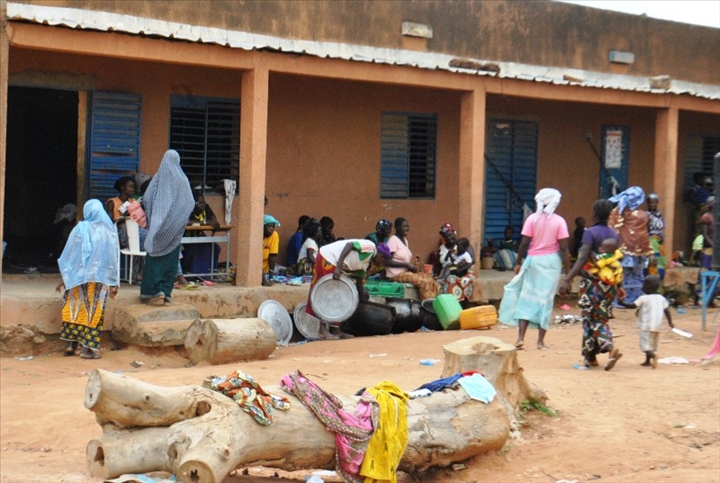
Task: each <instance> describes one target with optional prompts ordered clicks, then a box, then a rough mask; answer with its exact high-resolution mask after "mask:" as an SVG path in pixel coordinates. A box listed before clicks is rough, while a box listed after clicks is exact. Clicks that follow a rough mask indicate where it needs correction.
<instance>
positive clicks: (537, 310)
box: [498, 188, 570, 350]
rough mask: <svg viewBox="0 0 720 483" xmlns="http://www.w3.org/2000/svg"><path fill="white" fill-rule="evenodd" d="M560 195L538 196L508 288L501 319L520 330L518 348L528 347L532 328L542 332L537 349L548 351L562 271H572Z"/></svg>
mask: <svg viewBox="0 0 720 483" xmlns="http://www.w3.org/2000/svg"><path fill="white" fill-rule="evenodd" d="M561 197H562V195H561V194H560V192H559V191H558V190H556V189H553V188H543V189H541V190H540V191H539V192H538V194H537V195H535V203H536V204H537V210H536V211H535V213H533V214H532V215H530V216H528V218H527V220H525V224H524V225H523V229H522V239H521V240H520V247H519V248H518V257H517V263H516V265H515V274H516V275H515V277H514V278H513V279H512V280H511V281H510V283H508V284H507V285H506V286H505V295H504V296H503V299H502V302H501V303H500V312H499V314H498V318H499V319H500V321H502V322H503V323H505V324H508V325H517V326H518V340H517V342H516V343H515V347H516V348H518V349H522V348H524V346H525V332H526V331H527V328H528V325H531V326H533V327H536V328H537V329H538V331H539V333H538V341H537V348H538V349H540V350H547V348H548V347H547V346H546V345H545V333H546V332H547V328H548V326H549V325H550V316H551V315H552V309H553V304H554V302H555V292H556V290H557V286H558V281H559V280H560V273H561V270H562V269H563V268H564V269H565V272H566V273H567V271H568V270H569V268H570V252H569V250H568V239H569V237H570V235H569V233H568V228H567V223H566V222H565V220H564V219H563V217H561V216H560V215H557V214H555V208H557V206H558V205H559V204H560V198H561Z"/></svg>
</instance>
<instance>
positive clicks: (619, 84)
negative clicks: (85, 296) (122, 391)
mask: <svg viewBox="0 0 720 483" xmlns="http://www.w3.org/2000/svg"><path fill="white" fill-rule="evenodd" d="M0 17H2V19H3V24H2V30H1V31H0V125H1V126H2V129H0V169H1V170H2V171H1V172H2V178H1V180H0V203H1V204H2V208H3V209H2V210H0V235H2V237H3V239H5V240H8V241H9V242H10V243H11V246H12V245H13V244H15V245H16V246H17V245H26V246H31V245H33V243H35V244H39V245H40V246H41V247H42V248H46V247H44V246H42V238H43V236H45V235H46V234H47V233H49V232H51V230H52V227H53V225H52V221H53V217H54V213H55V210H56V209H57V208H58V207H60V206H62V205H63V204H64V203H66V202H68V201H73V202H75V203H77V204H78V205H79V206H81V205H82V203H83V202H84V201H85V200H86V199H88V198H89V197H93V196H97V197H99V198H101V199H104V198H106V197H107V196H109V195H110V194H112V193H111V191H108V190H109V189H110V188H109V187H110V186H112V181H113V180H114V179H116V178H117V177H119V176H121V175H123V174H125V173H128V172H135V171H140V172H143V173H148V174H152V173H153V172H154V171H155V170H156V169H157V166H158V164H159V162H160V159H161V157H162V155H163V153H164V151H165V150H166V149H168V148H169V147H173V148H175V149H178V150H179V151H180V152H181V154H182V155H183V167H184V168H185V169H186V172H187V173H188V175H189V177H190V179H191V181H192V183H193V186H199V187H201V188H202V187H205V192H206V198H208V200H209V201H210V203H211V205H212V206H213V208H214V209H215V211H216V213H223V211H224V209H223V206H224V205H223V204H224V198H223V194H222V193H221V191H222V190H219V189H218V188H219V186H220V184H221V180H223V179H234V180H236V181H237V184H238V190H237V195H236V196H235V197H234V201H233V207H232V224H233V225H234V228H233V230H232V244H231V245H232V246H231V250H230V253H229V257H230V260H231V261H232V262H233V263H234V264H236V265H237V267H238V277H237V283H238V284H239V285H245V286H253V285H258V284H260V281H261V273H260V272H261V258H260V256H259V253H260V252H261V238H262V236H261V234H262V222H261V221H260V220H261V219H262V215H263V212H264V210H267V212H268V213H272V214H273V215H274V216H275V217H276V218H278V219H279V220H280V221H281V222H282V226H281V227H280V234H281V238H282V240H283V245H284V242H285V241H286V240H287V239H288V237H289V236H290V235H291V234H292V233H293V232H294V230H295V227H296V220H297V218H298V217H299V216H300V215H302V214H308V215H310V216H313V217H316V218H320V217H321V216H324V215H328V216H331V217H332V218H333V219H334V220H335V232H336V233H337V234H338V235H340V236H344V237H348V238H350V237H363V236H365V234H367V233H368V232H371V231H372V230H373V229H374V226H375V222H376V221H377V219H379V218H388V219H391V220H392V219H394V218H396V217H399V216H402V217H405V218H407V219H408V220H409V221H410V224H411V232H410V235H409V239H410V242H411V247H412V249H413V250H414V251H415V252H416V253H417V254H418V255H420V256H421V257H423V258H424V257H425V256H426V255H427V254H428V253H429V252H430V251H432V250H433V249H434V248H436V246H437V241H438V229H439V227H440V225H441V224H442V223H444V222H446V221H450V222H452V223H454V224H455V225H456V227H457V228H458V231H459V233H460V235H461V236H466V237H468V238H469V239H470V240H471V242H472V244H473V246H474V247H475V249H476V250H479V249H480V247H481V246H482V245H483V244H484V241H485V239H487V238H493V237H497V236H500V235H501V233H502V229H503V227H504V226H505V225H508V224H509V225H512V226H514V228H515V230H516V232H519V229H520V226H521V222H522V213H523V206H524V205H525V206H526V207H527V208H530V209H532V208H533V203H532V199H533V195H534V193H535V192H536V191H537V190H538V189H539V188H542V187H546V186H550V187H555V188H558V189H559V190H560V191H561V192H562V193H563V202H562V204H561V205H560V208H559V209H558V213H559V214H561V215H562V216H564V217H565V218H566V220H567V221H568V224H569V227H570V229H571V230H572V228H573V227H572V221H573V220H574V219H575V218H576V217H578V216H583V217H585V218H587V219H589V218H590V206H591V204H592V202H593V201H594V200H595V199H597V198H598V197H605V196H608V195H609V194H610V191H611V190H612V187H613V182H615V183H616V188H617V187H619V189H624V188H626V187H627V186H630V185H639V186H642V187H643V188H644V189H645V190H646V192H651V191H654V192H657V193H658V194H659V195H660V198H661V209H662V210H663V212H664V214H665V218H666V222H667V223H668V226H669V228H668V230H667V233H666V244H667V245H668V247H669V248H671V249H684V250H688V249H689V246H690V241H691V240H690V230H691V225H690V218H689V217H690V207H689V205H687V204H686V203H684V202H683V193H684V191H685V189H686V188H688V187H689V186H690V185H691V184H692V176H693V174H694V173H696V172H711V171H712V155H714V154H715V152H717V151H720V30H718V29H712V28H706V27H697V26H691V25H684V24H679V23H674V22H667V21H661V20H655V19H651V18H646V17H638V16H633V15H626V14H621V13H615V12H608V11H602V10H596V9H591V8H585V7H580V6H576V5H570V4H564V3H555V2H517V1H506V2H501V1H498V2H482V1H466V0H463V1H452V0H448V1H429V2H396V1H382V0H376V1H371V0H355V1H303V2H294V1H243V2H240V1H231V0H227V1H220V0H216V1H213V2H190V1H126V2H116V1H103V0H94V1H82V0H65V1H41V0H36V1H12V2H6V1H5V0H1V1H0ZM265 195H267V197H268V200H269V203H268V206H267V208H265V207H264V206H263V199H264V196H265ZM38 238H40V239H41V240H39V241H38V240H37V239H38ZM11 249H12V248H11ZM227 255H228V254H224V255H223V256H222V257H221V260H223V259H225V257H226V256H227Z"/></svg>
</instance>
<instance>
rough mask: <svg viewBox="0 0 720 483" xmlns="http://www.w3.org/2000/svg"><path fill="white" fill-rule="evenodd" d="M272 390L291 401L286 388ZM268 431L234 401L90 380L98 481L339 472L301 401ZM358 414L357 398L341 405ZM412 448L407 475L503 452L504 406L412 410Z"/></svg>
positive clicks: (110, 379) (439, 396)
mask: <svg viewBox="0 0 720 483" xmlns="http://www.w3.org/2000/svg"><path fill="white" fill-rule="evenodd" d="M265 390H266V391H268V392H271V393H274V394H278V395H280V394H283V395H287V394H286V393H285V392H284V391H282V390H281V389H280V388H279V387H267V388H265ZM287 397H288V399H289V400H290V401H291V408H290V410H289V411H275V413H274V416H273V418H274V421H273V423H272V424H271V425H269V426H261V425H260V424H258V423H257V422H255V420H254V419H253V418H252V417H251V416H250V415H248V414H246V413H245V412H243V410H242V409H241V408H240V406H239V405H238V404H237V403H236V402H235V401H234V400H233V399H231V398H229V397H227V396H224V395H222V394H220V393H218V392H215V391H212V390H210V389H206V388H203V387H200V386H182V387H172V388H167V387H160V386H155V385H153V384H148V383H145V382H142V381H139V380H136V379H133V378H130V377H127V376H124V375H120V374H115V373H111V372H107V371H103V370H101V369H96V370H94V371H93V372H92V373H91V374H90V377H89V378H88V385H87V389H86V394H85V407H87V408H88V409H89V410H91V411H93V412H95V414H96V415H97V419H98V422H99V423H100V424H101V426H102V428H103V434H102V435H101V436H100V437H99V438H96V439H93V440H91V441H90V442H89V443H88V445H87V450H86V457H87V463H88V466H89V468H90V473H91V474H92V476H93V477H100V478H105V479H108V478H116V477H118V476H120V475H122V474H127V473H146V472H150V471H168V472H171V473H173V474H175V475H176V477H177V480H178V482H179V483H181V482H186V483H190V482H192V483H220V482H221V481H222V480H223V479H224V478H225V477H226V476H227V474H228V473H229V472H230V471H232V470H233V469H235V468H237V467H241V466H242V467H245V466H258V465H262V466H267V467H273V468H278V469H282V470H287V471H295V470H301V469H315V468H326V469H332V468H334V465H335V438H334V435H333V433H331V432H329V431H327V430H326V429H325V426H324V425H323V424H322V423H321V422H320V421H319V420H318V419H317V418H316V417H315V415H314V414H312V413H311V412H310V411H309V410H308V409H307V408H305V406H304V405H303V404H302V403H301V402H300V401H299V400H298V399H297V398H295V397H294V396H292V395H287ZM340 399H341V400H342V401H343V404H344V407H345V409H346V410H348V411H350V412H353V408H354V405H355V404H356V403H357V400H358V398H357V397H354V398H349V397H340ZM407 409H408V430H409V434H408V437H409V440H408V445H407V448H406V450H405V453H404V455H403V458H402V461H401V463H400V470H402V471H407V472H414V471H418V470H422V469H425V468H428V467H431V466H441V467H443V466H449V465H451V464H452V463H455V462H458V461H462V460H465V459H467V458H470V457H472V456H475V455H478V454H481V453H485V452H488V451H496V450H499V449H501V448H502V447H503V445H504V444H505V442H506V441H507V438H508V433H509V421H508V416H507V413H506V412H505V410H504V408H503V405H502V404H501V403H500V402H499V400H498V399H497V398H496V399H495V400H494V401H493V402H492V403H490V404H484V403H480V402H478V401H475V400H472V399H470V398H469V396H468V395H467V394H466V393H465V391H462V390H458V391H453V392H444V393H435V394H433V395H432V397H426V398H420V399H414V400H411V401H409V403H408V407H407Z"/></svg>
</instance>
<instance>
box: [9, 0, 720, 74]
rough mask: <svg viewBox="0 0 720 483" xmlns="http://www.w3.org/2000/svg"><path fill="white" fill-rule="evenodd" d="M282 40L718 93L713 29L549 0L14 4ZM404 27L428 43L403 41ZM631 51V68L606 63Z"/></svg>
mask: <svg viewBox="0 0 720 483" xmlns="http://www.w3.org/2000/svg"><path fill="white" fill-rule="evenodd" d="M18 3H33V4H38V5H54V6H67V7H73V8H87V9H92V10H104V11H110V12H117V13H124V14H129V15H137V16H144V17H150V18H159V19H164V20H170V21H175V22H180V23H187V24H192V25H203V26H213V27H219V28H226V29H231V30H240V31H247V32H257V33H262V34H268V35H274V36H278V37H283V38H292V39H304V40H317V41H330V42H339V43H349V44H360V45H371V46H376V47H389V48H396V49H398V48H408V49H416V50H427V51H432V52H442V53H448V54H454V55H457V56H458V57H472V58H477V59H487V60H496V61H508V62H521V63H528V64H536V65H547V66H558V67H571V68H577V69H587V70H593V71H600V72H613V73H623V74H631V75H640V76H655V75H663V74H665V75H670V76H672V77H674V78H678V79H685V80H690V81H695V82H701V83H711V84H720V30H718V29H713V28H709V27H699V26H691V25H686V24H680V23H676V22H669V21H664V20H657V19H652V18H648V17H640V16H637V15H630V14H624V13H618V12H611V11H606V10H600V9H594V8H587V7H581V6H578V5H570V4H565V3H560V2H555V1H547V2H544V1H516V0H505V1H467V0H431V1H391V0H333V1H280V0H278V1H261V0H254V1H253V0H249V1H234V0H214V1H212V2H204V1H173V0H152V1H147V0H146V1H111V0H29V1H26V0H21V1H20V2H18ZM403 21H412V22H418V23H422V24H427V25H429V26H431V27H432V29H433V38H432V39H428V40H426V39H418V38H410V37H403V36H402V35H401V25H402V22H403ZM611 50H623V51H631V52H633V53H634V54H635V62H634V63H633V64H632V65H631V66H625V65H618V64H610V63H609V61H608V54H609V52H610V51H611Z"/></svg>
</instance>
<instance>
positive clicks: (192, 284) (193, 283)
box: [183, 282, 200, 290]
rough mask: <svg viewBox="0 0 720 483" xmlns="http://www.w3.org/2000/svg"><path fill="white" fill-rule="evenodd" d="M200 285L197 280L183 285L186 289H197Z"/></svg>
mask: <svg viewBox="0 0 720 483" xmlns="http://www.w3.org/2000/svg"><path fill="white" fill-rule="evenodd" d="M199 288H200V286H199V285H198V284H196V283H195V282H190V283H189V284H187V285H185V286H184V287H183V289H184V290H197V289H199Z"/></svg>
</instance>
